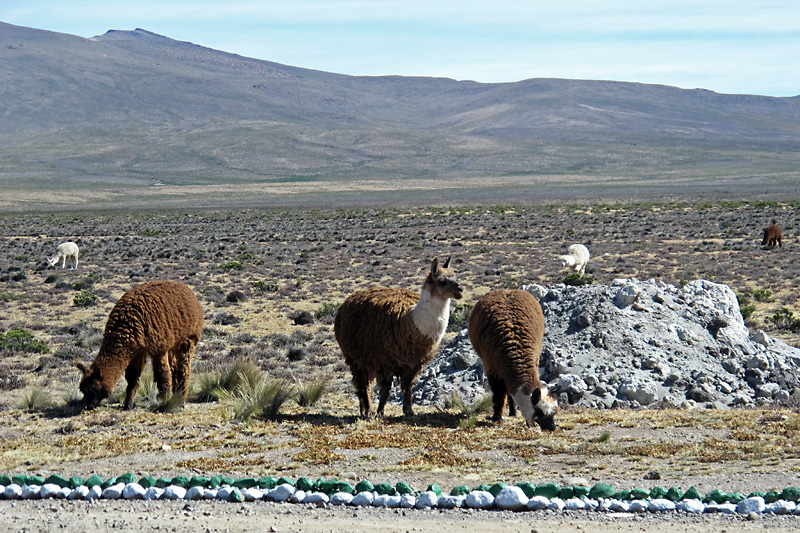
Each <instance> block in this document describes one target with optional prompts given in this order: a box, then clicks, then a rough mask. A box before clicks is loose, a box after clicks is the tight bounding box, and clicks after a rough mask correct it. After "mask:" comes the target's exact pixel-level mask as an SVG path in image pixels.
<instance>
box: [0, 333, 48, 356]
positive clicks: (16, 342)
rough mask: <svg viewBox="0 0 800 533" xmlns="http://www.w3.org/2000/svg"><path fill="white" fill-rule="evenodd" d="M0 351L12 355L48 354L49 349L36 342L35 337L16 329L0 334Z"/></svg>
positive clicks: (43, 344) (45, 345)
mask: <svg viewBox="0 0 800 533" xmlns="http://www.w3.org/2000/svg"><path fill="white" fill-rule="evenodd" d="M0 350H6V351H9V352H12V353H14V352H21V353H48V352H49V351H50V347H49V346H48V345H47V344H45V343H43V342H40V341H38V340H36V337H34V336H33V334H32V333H31V332H29V331H27V330H25V329H20V328H17V329H12V330H10V331H7V332H6V333H0Z"/></svg>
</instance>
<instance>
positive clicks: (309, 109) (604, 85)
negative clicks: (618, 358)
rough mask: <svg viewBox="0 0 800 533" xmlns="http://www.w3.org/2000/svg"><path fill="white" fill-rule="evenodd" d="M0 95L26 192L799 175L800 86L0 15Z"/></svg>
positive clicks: (667, 192)
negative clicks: (383, 70)
mask: <svg viewBox="0 0 800 533" xmlns="http://www.w3.org/2000/svg"><path fill="white" fill-rule="evenodd" d="M0 102H1V104H0V184H1V185H2V187H3V188H4V189H5V190H7V191H13V192H15V194H17V198H18V199H19V201H20V202H22V203H23V204H25V205H29V204H36V203H37V202H45V203H46V202H51V203H59V202H61V201H65V202H67V201H68V200H67V198H68V197H70V198H73V200H74V201H78V200H75V199H79V198H81V194H83V195H84V196H83V197H85V198H89V197H92V198H94V199H95V200H97V201H99V202H102V201H105V200H109V199H110V198H118V199H121V198H124V197H131V196H135V195H133V193H134V192H136V193H142V194H145V195H146V194H153V195H154V196H156V193H154V192H152V191H153V189H152V188H154V187H160V188H161V189H159V190H161V191H165V193H167V192H168V193H169V194H174V195H178V196H181V197H182V198H183V201H188V202H189V203H191V197H192V195H193V192H192V191H195V192H197V193H198V194H200V193H202V194H206V195H207V193H208V190H207V189H205V188H206V187H213V186H218V185H225V186H230V187H231V189H230V190H229V194H230V195H233V196H235V195H236V194H238V193H237V191H239V192H241V191H246V192H244V193H243V194H244V195H245V198H249V199H251V200H252V199H253V198H254V196H258V195H260V196H268V195H270V194H272V193H273V192H274V193H275V194H281V195H287V194H288V195H291V194H292V192H297V193H299V192H301V191H305V192H307V193H308V194H313V193H314V192H315V191H316V192H319V191H321V190H325V191H326V192H328V193H331V194H333V193H335V194H340V195H343V196H342V197H341V200H342V201H343V202H345V203H346V202H347V201H349V200H348V199H347V198H348V197H350V196H352V195H354V194H357V193H358V194H362V193H363V194H366V195H367V196H369V197H380V196H387V197H388V196H391V195H392V194H394V195H397V191H404V190H405V191H409V190H412V189H413V190H419V189H433V190H436V191H439V192H437V193H431V200H432V201H446V200H447V198H449V197H454V196H457V195H459V194H466V195H467V197H469V199H471V200H472V199H482V198H483V199H486V200H492V199H495V198H496V199H502V198H503V197H504V196H505V197H510V198H512V199H520V198H523V197H528V198H529V199H531V200H532V201H535V200H536V199H542V198H545V199H546V198H556V197H560V196H563V197H565V198H571V197H586V198H592V197H609V198H610V197H653V196H670V197H681V196H686V195H689V196H695V195H697V194H701V193H703V192H705V193H709V194H712V195H714V196H718V197H719V196H725V197H748V198H752V197H753V196H754V195H755V196H759V197H782V196H785V195H790V196H792V197H798V192H800V185H798V182H799V181H800V97H794V98H772V97H765V96H749V95H723V94H717V93H713V92H710V91H705V90H681V89H677V88H674V87H667V86H657V85H644V84H636V83H620V82H608V81H576V80H558V79H531V80H525V81H520V82H516V83H502V84H483V83H476V82H469V81H455V80H450V79H439V78H411V77H397V76H382V77H354V76H344V75H339V74H332V73H327V72H320V71H314V70H307V69H302V68H297V67H290V66H286V65H280V64H277V63H271V62H269V61H261V60H256V59H250V58H245V57H241V56H238V55H234V54H228V53H224V52H219V51H216V50H212V49H209V48H205V47H202V46H198V45H195V44H191V43H187V42H180V41H175V40H172V39H169V38H167V37H163V36H159V35H156V34H153V33H151V32H148V31H145V30H141V29H137V30H134V31H109V32H108V33H106V34H104V35H101V36H98V37H95V38H92V39H84V38H81V37H75V36H71V35H65V34H59V33H53V32H48V31H42V30H36V29H30V28H24V27H19V26H13V25H9V24H4V23H0ZM277 185H280V187H281V188H280V189H274V188H275V187H276V186H277ZM164 187H173V188H172V189H165V188H164ZM190 187H195V189H191V188H190ZM293 187H296V190H295V189H293ZM273 189H274V190H273ZM42 190H45V191H50V192H52V191H56V190H64V191H68V192H70V194H73V193H74V197H71V196H69V195H65V196H56V197H52V198H50V197H47V196H46V195H44V194H41V193H40V191H42ZM387 190H389V191H390V192H387ZM173 191H176V192H173ZM370 191H371V192H370ZM441 191H449V192H447V193H442V192H441ZM304 194H305V193H304ZM348 195H350V196H348ZM215 198H216V199H217V200H219V201H221V200H222V198H221V196H220V195H219V194H216V195H212V197H209V198H207V199H206V200H203V202H206V203H213V201H214V199H215ZM298 198H300V197H298ZM304 198H305V197H304ZM329 198H330V199H331V200H332V199H334V197H333V196H330V197H329ZM398 200H401V201H402V198H398ZM287 201H288V200H287ZM298 201H301V200H298ZM409 201H410V200H409ZM3 205H6V206H8V205H9V204H8V202H7V203H6V204H3V201H2V200H0V207H2V206H3Z"/></svg>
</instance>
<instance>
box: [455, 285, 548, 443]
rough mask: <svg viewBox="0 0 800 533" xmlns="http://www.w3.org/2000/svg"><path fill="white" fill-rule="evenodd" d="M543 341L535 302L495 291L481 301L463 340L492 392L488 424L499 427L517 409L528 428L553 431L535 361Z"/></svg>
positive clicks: (544, 387)
mask: <svg viewBox="0 0 800 533" xmlns="http://www.w3.org/2000/svg"><path fill="white" fill-rule="evenodd" d="M543 337H544V316H543V315H542V308H541V307H540V306H539V302H538V301H537V300H536V298H535V297H534V296H533V295H532V294H530V293H529V292H527V291H521V290H513V291H508V290H496V291H492V292H489V293H487V294H485V295H483V296H482V297H481V298H480V299H479V300H478V302H477V303H476V304H475V307H474V308H473V309H472V313H471V314H470V317H469V340H470V342H471V343H472V346H473V348H475V351H476V352H477V353H478V356H479V357H480V358H481V361H483V368H484V371H485V372H486V378H487V379H488V381H489V387H490V388H491V389H492V403H493V404H494V416H492V420H493V421H494V422H502V420H503V408H504V407H505V404H506V397H507V398H508V414H509V416H515V415H516V408H515V404H516V405H517V406H519V408H520V410H521V411H522V415H523V416H524V417H525V421H526V422H527V423H528V425H531V424H533V423H534V422H536V423H537V424H539V427H540V428H542V429H544V430H548V431H553V430H554V429H555V428H556V424H555V421H554V419H553V418H554V416H555V414H556V412H557V411H558V402H557V400H556V397H555V395H554V394H553V393H552V392H551V391H550V390H549V389H548V388H547V385H545V384H543V383H541V382H540V381H539V355H540V354H541V352H542V338H543Z"/></svg>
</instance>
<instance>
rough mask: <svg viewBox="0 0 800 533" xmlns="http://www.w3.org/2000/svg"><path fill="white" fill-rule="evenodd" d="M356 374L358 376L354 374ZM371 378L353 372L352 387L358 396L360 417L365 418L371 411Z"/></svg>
mask: <svg viewBox="0 0 800 533" xmlns="http://www.w3.org/2000/svg"><path fill="white" fill-rule="evenodd" d="M357 374H358V376H359V377H357V376H356V375H357ZM371 385H372V380H371V379H369V378H365V377H360V373H357V372H353V387H355V389H356V396H357V397H358V407H359V410H360V413H361V416H362V418H367V417H369V415H370V414H371V411H372V391H371V390H370V389H372V386H371Z"/></svg>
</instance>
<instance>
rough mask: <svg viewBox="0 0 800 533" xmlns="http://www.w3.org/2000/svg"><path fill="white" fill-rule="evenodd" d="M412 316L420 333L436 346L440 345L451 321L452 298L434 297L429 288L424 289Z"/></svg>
mask: <svg viewBox="0 0 800 533" xmlns="http://www.w3.org/2000/svg"><path fill="white" fill-rule="evenodd" d="M411 316H412V317H413V319H414V325H415V326H417V329H418V330H419V331H420V333H422V334H423V335H424V336H425V337H428V338H429V339H431V340H432V341H433V343H434V344H439V342H440V341H441V340H442V337H443V336H444V331H445V330H446V329H447V322H448V321H449V319H450V298H441V297H439V296H434V295H433V294H431V291H430V290H428V288H427V287H423V288H422V291H421V292H420V295H419V301H418V302H417V305H415V306H414V309H413V310H412V311H411Z"/></svg>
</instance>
